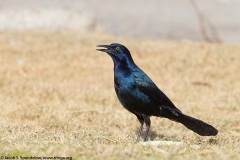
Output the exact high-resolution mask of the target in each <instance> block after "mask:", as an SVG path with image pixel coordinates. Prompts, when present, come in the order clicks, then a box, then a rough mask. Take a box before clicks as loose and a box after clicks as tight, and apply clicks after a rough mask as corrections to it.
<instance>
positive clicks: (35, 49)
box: [0, 32, 240, 160]
mask: <svg viewBox="0 0 240 160" xmlns="http://www.w3.org/2000/svg"><path fill="white" fill-rule="evenodd" d="M112 42H118V43H122V44H125V45H126V46H127V47H128V48H129V49H130V51H131V52H132V56H133V58H134V60H135V62H136V64H138V65H139V66H140V67H141V68H142V69H143V70H144V71H145V72H146V73H147V74H148V75H149V76H150V77H151V78H152V79H153V80H154V82H155V83H156V84H157V85H158V86H159V88H161V89H162V90H163V91H164V92H165V93H166V94H167V95H168V96H169V98H170V99H172V101H173V102H174V103H175V105H176V106H177V107H178V108H179V109H181V110H182V111H183V112H184V113H186V114H189V115H191V116H194V117H197V118H199V119H201V120H204V121H206V122H208V123H210V124H212V125H213V126H215V127H216V128H217V129H218V130H219V134H218V135H217V136H216V137H200V136H198V135H197V134H195V133H193V132H191V131H189V130H188V129H186V128H185V127H184V126H182V125H181V124H177V123H175V122H172V121H169V120H168V119H163V118H156V117H152V118H151V120H152V127H151V132H150V140H153V141H157V140H171V141H179V142H183V143H184V146H142V145H141V144H140V143H137V144H135V143H134V141H135V138H136V132H137V130H138V127H139V123H138V121H137V119H136V117H135V116H134V115H132V114H130V113H129V112H128V111H126V110H125V109H124V108H123V107H122V106H121V105H120V103H119V102H118V100H117V97H116V95H115V92H114V89H113V63H112V60H111V59H110V57H108V56H107V55H106V54H104V53H100V52H97V51H96V50H95V49H96V47H95V46H96V45H98V44H110V43H112ZM0 44H1V45H0V64H1V67H0V108H1V112H0V130H1V132H0V139H1V142H0V148H1V150H0V155H6V156H25V157H30V156H41V157H44V156H59V157H72V158H73V159H146V158H148V159H176V160H177V159H196V160H197V159H209V160H210V159H211V160H212V159H218V160H219V159H231V160H233V159H236V160H237V159H240V150H239V146H240V119H239V117H240V112H239V105H240V81H239V79H240V74H239V71H240V70H239V68H240V54H239V53H240V46H234V45H217V44H207V43H192V42H181V43H179V42H166V43H162V42H158V41H155V42H153V41H140V40H134V39H124V38H114V37H112V36H110V35H107V34H105V33H101V32H91V33H89V32H74V33H63V32H25V33H11V32H8V33H6V32H4V33H0Z"/></svg>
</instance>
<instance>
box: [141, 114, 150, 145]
mask: <svg viewBox="0 0 240 160" xmlns="http://www.w3.org/2000/svg"><path fill="white" fill-rule="evenodd" d="M143 118H144V122H145V124H146V132H145V135H144V138H143V141H147V137H148V133H149V129H150V126H151V120H150V118H149V117H148V116H144V117H143Z"/></svg>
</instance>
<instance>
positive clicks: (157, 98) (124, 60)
mask: <svg viewBox="0 0 240 160" xmlns="http://www.w3.org/2000/svg"><path fill="white" fill-rule="evenodd" d="M97 47H104V49H97V50H98V51H102V52H106V53H107V54H108V55H109V56H110V57H111V58H112V60H113V62H114V87H115V91H116V94H117V97H118V99H119V101H120V102H121V104H122V105H123V107H124V108H126V109H127V110H128V111H130V112H131V113H133V114H135V115H136V116H137V118H138V120H139V122H140V123H141V125H140V129H139V132H138V136H137V141H138V140H139V138H140V135H141V132H142V129H143V124H144V123H145V124H146V132H145V135H144V141H147V136H148V132H149V129H150V125H151V120H150V116H157V117H164V118H168V119H170V120H173V121H176V122H179V123H182V124H183V125H184V126H185V127H187V128H188V129H190V130H192V131H194V132H196V133H197V134H199V135H201V136H215V135H217V134H218V130H217V129H215V128H214V127H213V126H211V125H209V124H207V123H205V122H203V121H201V120H198V119H196V118H193V117H190V116H187V115H185V114H183V113H182V112H181V111H180V110H179V109H178V108H176V107H175V105H174V104H173V103H172V101H171V100H170V99H169V98H168V97H167V96H166V95H165V94H164V93H163V92H162V91H161V90H160V89H159V88H158V87H157V86H156V85H155V84H154V83H153V81H152V80H151V79H150V78H149V77H148V76H147V74H146V73H144V72H143V71H142V70H141V69H140V68H139V67H138V66H137V65H136V64H135V63H134V61H133V59H132V56H131V54H130V52H129V50H128V49H127V48H126V47H125V46H123V45H121V44H118V43H113V44H111V45H98V46H97Z"/></svg>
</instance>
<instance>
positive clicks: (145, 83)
mask: <svg viewBox="0 0 240 160" xmlns="http://www.w3.org/2000/svg"><path fill="white" fill-rule="evenodd" d="M132 73H133V77H134V80H135V86H136V87H137V89H138V90H139V91H141V92H142V93H144V94H146V95H148V96H149V98H151V99H152V100H154V101H155V102H156V103H157V104H159V106H161V107H163V108H167V109H168V110H169V111H171V112H172V113H173V114H174V115H175V116H178V113H182V112H181V111H180V110H179V109H178V108H176V107H175V105H174V104H173V103H172V101H171V100H170V99H169V98H168V97H167V96H166V95H165V94H164V93H163V92H162V91H161V90H160V89H159V88H158V87H157V86H156V85H155V84H154V83H153V81H152V80H151V79H150V78H149V77H148V76H147V75H146V74H145V73H144V72H143V71H135V72H132Z"/></svg>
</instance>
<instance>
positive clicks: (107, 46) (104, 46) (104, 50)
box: [96, 45, 112, 53]
mask: <svg viewBox="0 0 240 160" xmlns="http://www.w3.org/2000/svg"><path fill="white" fill-rule="evenodd" d="M97 47H103V48H105V49H96V50H97V51H102V52H106V53H111V51H112V48H111V46H110V45H97Z"/></svg>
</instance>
